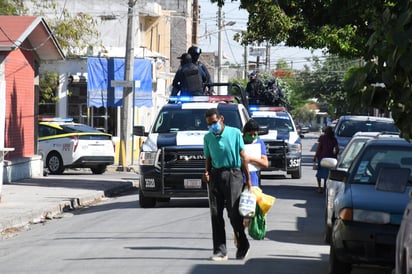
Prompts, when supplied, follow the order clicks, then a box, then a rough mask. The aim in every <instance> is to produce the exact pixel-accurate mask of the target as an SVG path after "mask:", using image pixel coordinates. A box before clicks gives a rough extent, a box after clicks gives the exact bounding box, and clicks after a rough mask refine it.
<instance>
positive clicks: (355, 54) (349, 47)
mask: <svg viewBox="0 0 412 274" xmlns="http://www.w3.org/2000/svg"><path fill="white" fill-rule="evenodd" d="M211 2H213V3H217V4H218V5H224V3H225V1H224V0H211ZM232 2H233V1H232ZM240 7H241V8H244V9H246V10H247V11H248V12H249V20H248V30H247V32H244V33H243V35H242V43H244V44H250V43H251V42H262V41H268V42H270V43H271V44H277V43H280V42H284V43H285V44H286V45H287V46H298V47H303V48H323V49H325V50H326V51H327V52H329V53H331V54H336V55H338V56H340V57H347V58H350V59H351V58H362V57H363V58H364V60H365V62H364V65H363V66H362V67H359V68H354V69H351V70H350V71H349V72H348V75H347V76H346V77H345V85H344V87H345V90H346V91H348V94H346V96H347V98H348V100H349V103H350V105H352V106H357V107H360V108H362V109H364V108H366V107H367V106H369V107H375V108H378V109H379V110H381V111H383V112H384V113H389V112H390V113H392V115H393V117H394V120H395V123H396V125H397V126H398V127H399V128H400V129H401V133H402V136H403V137H405V138H407V139H410V138H411V137H412V124H411V123H410V121H411V120H412V100H411V97H412V88H411V85H410V82H411V78H412V65H411V62H410V60H411V58H412V41H411V39H410V37H412V3H411V2H410V1H409V0H397V1H394V0H384V1H381V0H370V1H363V0H354V1H350V2H348V1H347V2H345V1H338V0H331V1H322V0H313V1H306V0H277V1H272V0H240ZM365 45H366V46H365ZM359 98H362V101H361V102H360V103H358V102H359ZM352 100H353V101H352Z"/></svg>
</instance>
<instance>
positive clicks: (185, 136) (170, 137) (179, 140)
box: [156, 131, 206, 148]
mask: <svg viewBox="0 0 412 274" xmlns="http://www.w3.org/2000/svg"><path fill="white" fill-rule="evenodd" d="M205 134H206V131H182V132H170V133H159V134H158V136H157V142H156V143H157V147H158V148H160V147H164V146H176V145H177V146H182V145H188V146H190V145H203V136H204V135H205Z"/></svg>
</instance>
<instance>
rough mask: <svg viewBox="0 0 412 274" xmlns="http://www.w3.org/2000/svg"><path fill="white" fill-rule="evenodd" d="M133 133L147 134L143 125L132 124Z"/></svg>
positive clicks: (137, 134)
mask: <svg viewBox="0 0 412 274" xmlns="http://www.w3.org/2000/svg"><path fill="white" fill-rule="evenodd" d="M133 135H136V136H148V133H147V132H145V128H144V126H134V127H133Z"/></svg>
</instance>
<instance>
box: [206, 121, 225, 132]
mask: <svg viewBox="0 0 412 274" xmlns="http://www.w3.org/2000/svg"><path fill="white" fill-rule="evenodd" d="M221 130H222V126H221V125H220V123H219V122H217V123H213V124H211V125H210V126H209V131H210V132H212V133H213V134H218V133H219V132H220V131H221Z"/></svg>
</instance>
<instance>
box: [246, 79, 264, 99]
mask: <svg viewBox="0 0 412 274" xmlns="http://www.w3.org/2000/svg"><path fill="white" fill-rule="evenodd" d="M264 91H265V86H264V85H263V82H262V81H261V80H260V79H259V78H258V76H257V73H256V72H255V71H252V72H251V73H250V74H249V82H248V83H247V85H246V95H247V96H248V98H249V103H251V102H253V103H257V102H258V101H259V99H261V97H262V94H263V92H264Z"/></svg>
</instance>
